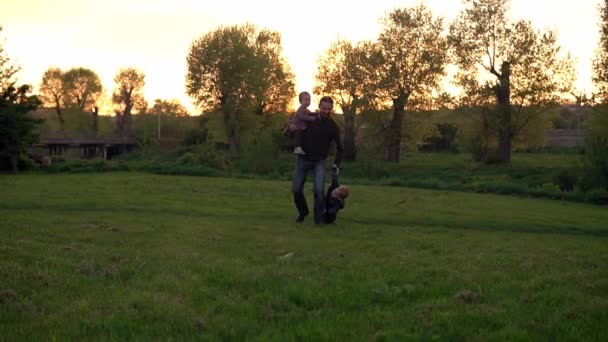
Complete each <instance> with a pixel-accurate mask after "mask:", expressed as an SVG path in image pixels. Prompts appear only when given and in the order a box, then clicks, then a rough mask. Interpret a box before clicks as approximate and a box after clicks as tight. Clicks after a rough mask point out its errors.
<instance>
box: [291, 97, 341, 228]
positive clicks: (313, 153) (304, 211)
mask: <svg viewBox="0 0 608 342" xmlns="http://www.w3.org/2000/svg"><path fill="white" fill-rule="evenodd" d="M333 108H334V100H333V99H332V98H331V97H329V96H323V97H322V98H321V100H320V101H319V120H315V121H313V122H311V123H309V124H308V128H307V129H306V130H305V131H303V132H302V149H303V150H304V151H306V154H305V155H297V156H296V167H295V172H294V176H293V181H292V185H291V190H292V192H293V201H294V204H295V206H296V208H297V209H298V217H297V218H296V222H302V221H303V220H304V218H305V217H306V215H308V213H309V211H308V205H307V203H306V198H305V197H304V182H305V181H306V175H307V174H308V173H309V172H312V174H313V193H314V214H315V224H323V223H324V222H323V216H324V212H325V204H324V196H325V194H324V185H325V159H327V155H328V153H329V147H330V144H331V143H332V141H333V142H334V143H335V144H336V156H335V158H334V163H333V166H332V169H334V170H336V171H337V170H338V167H339V165H340V161H341V159H342V150H343V147H342V140H341V139H340V128H339V127H338V125H337V124H336V122H335V121H334V120H333V119H332V118H331V117H330V114H331V112H332V110H333Z"/></svg>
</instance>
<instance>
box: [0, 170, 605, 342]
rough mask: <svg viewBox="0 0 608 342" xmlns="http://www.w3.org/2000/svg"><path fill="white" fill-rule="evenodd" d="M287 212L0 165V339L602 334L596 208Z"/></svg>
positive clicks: (485, 204)
mask: <svg viewBox="0 0 608 342" xmlns="http://www.w3.org/2000/svg"><path fill="white" fill-rule="evenodd" d="M309 188H310V182H309V183H307V196H308V199H309V201H310V200H311V196H310V193H309ZM294 216H295V212H294V209H293V205H292V204H291V197H290V193H289V184H288V182H285V181H264V180H245V179H227V178H204V177H187V176H161V175H151V174H139V173H105V174H95V173H92V174H50V175H49V174H46V175H45V174H30V175H21V176H0V340H2V341H4V340H6V341H23V340H55V339H56V340H59V341H65V340H82V339H86V340H263V341H267V340H278V341H289V340H314V341H323V340H349V341H350V340H363V341H369V340H478V341H487V340H535V341H536V340H585V341H606V340H608V328H607V326H608V210H607V209H606V207H602V206H593V205H585V204H580V203H572V202H561V201H555V200H540V199H526V198H519V197H510V196H498V195H483V194H473V193H460V192H448V191H438V190H422V189H410V188H400V187H381V186H363V185H360V186H354V188H353V195H352V198H350V199H349V201H348V203H347V206H346V208H345V210H344V211H343V212H342V213H341V216H340V217H339V218H338V223H337V224H336V225H329V226H314V225H313V224H312V223H311V222H310V218H309V220H308V221H307V222H305V223H304V224H301V225H298V224H295V223H293V222H292V219H293V218H294Z"/></svg>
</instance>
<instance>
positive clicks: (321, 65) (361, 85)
mask: <svg viewBox="0 0 608 342" xmlns="http://www.w3.org/2000/svg"><path fill="white" fill-rule="evenodd" d="M381 60H382V56H381V52H380V50H379V49H378V46H377V44H374V43H373V42H371V41H363V42H360V43H358V44H353V43H351V42H350V41H346V40H340V41H337V42H335V43H333V44H332V45H331V47H330V48H329V49H328V50H327V51H326V52H325V55H324V56H322V57H321V58H320V59H319V62H318V64H317V65H318V66H317V73H316V74H315V80H316V85H315V88H314V92H315V93H322V94H327V95H330V96H332V97H333V98H334V99H335V100H336V103H337V104H338V106H340V108H341V109H342V113H343V115H344V159H345V160H355V158H356V146H355V141H356V125H355V115H356V114H358V113H359V112H360V111H361V109H363V108H364V107H365V106H366V105H367V104H368V103H369V102H370V101H371V97H372V96H373V95H374V90H373V89H374V87H375V85H376V81H377V80H376V78H375V70H376V69H377V68H378V66H379V64H380V61H381Z"/></svg>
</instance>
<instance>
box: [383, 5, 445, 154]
mask: <svg viewBox="0 0 608 342" xmlns="http://www.w3.org/2000/svg"><path fill="white" fill-rule="evenodd" d="M383 24H384V27H383V29H382V31H381V33H380V36H379V39H378V41H379V44H380V50H381V51H382V62H381V63H380V64H379V68H378V70H377V74H378V76H379V79H378V88H377V92H378V99H379V101H380V103H382V104H384V103H390V104H391V106H392V109H393V115H392V118H391V122H390V125H389V127H388V130H387V137H388V144H387V148H388V160H389V161H392V162H398V161H399V153H400V149H401V140H402V131H403V128H404V127H403V126H404V124H405V123H406V122H405V121H404V116H405V109H406V107H407V106H408V103H411V104H414V103H424V102H425V101H427V99H428V98H429V97H431V96H432V94H433V91H434V90H436V89H437V88H439V81H440V80H441V77H442V76H443V75H445V68H446V66H447V62H448V55H447V51H446V45H447V40H446V38H445V36H444V34H443V31H444V28H443V19H442V18H433V15H432V13H431V11H430V10H429V9H428V8H427V7H425V6H424V5H423V4H420V5H418V6H416V7H412V8H405V9H396V10H394V11H393V12H390V13H389V14H388V15H387V16H386V17H385V18H383ZM410 97H411V99H410ZM410 100H411V101H410ZM410 107H411V106H410ZM408 109H409V107H408Z"/></svg>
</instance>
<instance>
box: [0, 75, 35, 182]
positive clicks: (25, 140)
mask: <svg viewBox="0 0 608 342" xmlns="http://www.w3.org/2000/svg"><path fill="white" fill-rule="evenodd" d="M0 67H1V66H0ZM0 69H1V68H0ZM5 84H6V83H5ZM29 93H30V86H29V85H22V86H20V87H19V88H15V87H14V86H13V85H9V86H8V87H7V88H2V89H0V167H2V168H9V167H10V168H11V169H12V171H13V172H15V173H16V172H18V162H19V159H20V157H21V156H22V155H24V154H25V152H26V148H27V147H28V146H29V145H31V144H32V143H34V142H36V141H37V140H38V132H37V131H36V128H37V126H38V124H40V123H41V120H39V119H35V118H33V117H32V116H31V115H30V112H31V111H33V110H35V109H36V108H37V107H38V106H39V105H40V100H39V99H38V98H37V97H36V96H34V95H29Z"/></svg>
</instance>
